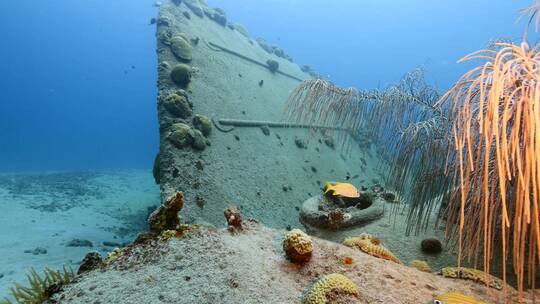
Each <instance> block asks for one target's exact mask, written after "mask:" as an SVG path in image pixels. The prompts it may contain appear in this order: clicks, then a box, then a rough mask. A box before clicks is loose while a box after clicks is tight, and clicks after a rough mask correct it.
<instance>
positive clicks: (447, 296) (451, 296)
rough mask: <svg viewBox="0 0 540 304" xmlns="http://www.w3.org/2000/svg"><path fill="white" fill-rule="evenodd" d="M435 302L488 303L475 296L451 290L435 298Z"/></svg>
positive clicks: (455, 303) (436, 303) (437, 303)
mask: <svg viewBox="0 0 540 304" xmlns="http://www.w3.org/2000/svg"><path fill="white" fill-rule="evenodd" d="M433 304H487V303H486V302H482V301H479V300H477V299H475V298H473V297H469V296H466V295H464V294H462V293H461V292H457V291H449V292H447V293H444V294H442V295H440V296H437V297H436V298H435V300H433Z"/></svg>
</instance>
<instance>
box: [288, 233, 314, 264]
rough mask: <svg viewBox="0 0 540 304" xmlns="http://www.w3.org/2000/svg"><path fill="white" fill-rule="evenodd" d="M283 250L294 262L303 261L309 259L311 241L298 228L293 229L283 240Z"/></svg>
mask: <svg viewBox="0 0 540 304" xmlns="http://www.w3.org/2000/svg"><path fill="white" fill-rule="evenodd" d="M283 251H285V254H286V255H287V258H288V259H289V260H290V261H291V262H294V263H305V262H308V261H309V260H310V259H311V254H312V252H313V241H312V240H311V238H310V237H309V235H307V234H305V233H304V232H303V231H302V230H300V229H293V230H291V231H290V232H289V233H287V236H286V237H285V240H283Z"/></svg>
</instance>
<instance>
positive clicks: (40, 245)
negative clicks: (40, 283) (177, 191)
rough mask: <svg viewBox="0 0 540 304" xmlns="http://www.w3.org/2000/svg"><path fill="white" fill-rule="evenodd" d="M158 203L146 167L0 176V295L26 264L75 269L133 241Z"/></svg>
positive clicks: (156, 190)
mask: <svg viewBox="0 0 540 304" xmlns="http://www.w3.org/2000/svg"><path fill="white" fill-rule="evenodd" d="M158 204H159V187H157V186H156V185H155V183H154V180H153V177H152V174H151V172H150V170H124V171H106V172H99V171H88V172H72V173H39V174H2V175H0V208H1V210H2V212H0V231H1V233H0V257H1V258H0V298H3V297H4V296H7V295H8V293H9V287H11V286H12V285H13V283H15V282H18V283H23V284H24V285H26V272H27V271H28V270H29V269H30V268H35V269H36V270H38V271H39V270H41V269H43V268H44V267H46V266H47V267H50V268H53V269H58V268H62V266H63V265H67V266H70V267H72V268H73V269H74V270H76V269H77V268H78V264H79V262H80V261H81V259H82V258H83V257H84V255H85V254H86V253H87V252H88V251H90V250H96V251H99V252H100V253H102V254H105V253H106V252H109V251H111V250H113V249H114V246H121V245H123V244H125V243H128V242H130V241H132V239H133V238H134V237H135V236H136V234H137V233H138V232H139V231H141V230H144V229H145V228H146V217H147V215H148V208H149V207H153V206H156V205H158ZM73 240H79V242H78V243H79V244H76V242H77V241H75V242H74V241H73ZM70 242H72V244H70ZM90 243H91V246H90ZM70 245H78V246H70Z"/></svg>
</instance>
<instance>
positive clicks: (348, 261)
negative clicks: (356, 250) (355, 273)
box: [343, 256, 354, 265]
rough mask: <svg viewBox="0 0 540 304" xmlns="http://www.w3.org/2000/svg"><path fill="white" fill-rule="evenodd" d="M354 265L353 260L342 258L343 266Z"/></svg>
mask: <svg viewBox="0 0 540 304" xmlns="http://www.w3.org/2000/svg"><path fill="white" fill-rule="evenodd" d="M353 263H354V260H353V258H352V257H350V256H345V257H343V264H344V265H352V264H353Z"/></svg>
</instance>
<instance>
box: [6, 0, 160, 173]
mask: <svg viewBox="0 0 540 304" xmlns="http://www.w3.org/2000/svg"><path fill="white" fill-rule="evenodd" d="M152 3H153V2H152V1H150V0H144V1H142V0H137V1H131V0H114V1H108V0H92V1H89V0H47V1H36V0H34V1H0V37H1V39H2V42H1V45H2V47H0V71H1V72H0V96H1V97H0V172H2V171H41V170H81V169H103V168H115V169H116V168H150V167H151V165H152V161H153V158H154V156H155V153H156V152H157V149H158V128H157V115H156V113H155V112H156V110H155V109H156V101H155V100H156V99H155V97H156V85H155V83H156V53H155V38H154V36H155V28H154V27H153V26H149V20H150V18H151V17H153V16H155V14H156V12H157V9H156V8H153V7H152Z"/></svg>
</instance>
